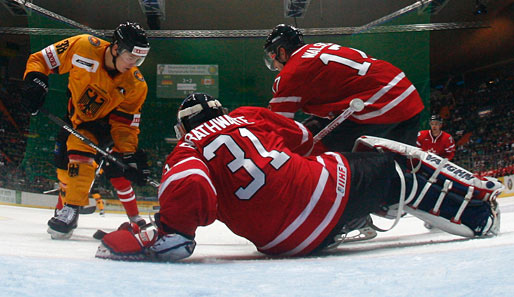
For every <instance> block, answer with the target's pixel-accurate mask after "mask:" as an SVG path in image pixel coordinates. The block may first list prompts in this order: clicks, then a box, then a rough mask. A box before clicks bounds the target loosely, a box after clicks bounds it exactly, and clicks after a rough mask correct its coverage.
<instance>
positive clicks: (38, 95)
mask: <svg viewBox="0 0 514 297" xmlns="http://www.w3.org/2000/svg"><path fill="white" fill-rule="evenodd" d="M21 92H22V105H23V107H24V108H25V110H27V111H28V112H30V113H31V114H32V115H36V114H37V113H38V110H39V109H40V108H41V106H43V103H45V96H46V93H48V76H46V75H44V74H43V73H41V72H37V71H32V72H29V73H27V76H26V77H25V81H24V83H23V87H22V89H21Z"/></svg>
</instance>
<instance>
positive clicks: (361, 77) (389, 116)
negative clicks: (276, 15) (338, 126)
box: [269, 43, 423, 124]
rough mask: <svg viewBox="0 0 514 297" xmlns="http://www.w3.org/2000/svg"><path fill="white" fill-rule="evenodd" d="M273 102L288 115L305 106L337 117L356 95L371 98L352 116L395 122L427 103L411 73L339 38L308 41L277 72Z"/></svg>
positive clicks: (305, 109)
mask: <svg viewBox="0 0 514 297" xmlns="http://www.w3.org/2000/svg"><path fill="white" fill-rule="evenodd" d="M272 91H273V98H272V99H271V101H270V102H269V108H270V109H271V110H272V111H274V112H277V113H280V114H282V115H284V116H286V117H289V118H293V117H294V113H295V112H296V111H298V110H300V109H301V110H302V111H303V112H305V113H307V114H313V115H316V116H319V117H326V118H332V117H335V116H337V115H338V114H340V113H341V112H342V111H343V110H344V109H346V108H348V106H349V103H350V101H351V100H352V99H354V98H360V99H362V100H363V101H364V102H365V108H364V110H362V111H361V112H358V113H355V114H353V116H351V117H350V118H349V120H351V121H354V122H357V123H366V124H391V123H398V122H402V121H405V120H408V119H410V118H411V117H413V116H415V115H416V114H418V113H419V112H421V110H422V109H423V102H422V100H421V98H420V96H419V94H418V91H417V90H416V88H415V87H414V85H412V83H411V82H410V81H409V80H408V79H407V77H406V76H405V73H403V72H402V71H401V70H400V69H398V68H396V67H395V66H393V65H392V64H390V63H388V62H385V61H381V60H377V59H374V58H372V57H369V56H368V55H366V53H364V52H362V51H360V50H357V49H353V48H348V47H342V46H340V45H337V44H333V43H315V44H307V45H305V46H303V47H301V48H300V49H298V50H297V51H296V52H294V53H293V54H292V56H291V58H290V59H289V61H287V63H286V65H285V66H284V68H283V69H282V71H280V73H279V74H278V75H277V77H276V78H275V82H274V84H273V88H272Z"/></svg>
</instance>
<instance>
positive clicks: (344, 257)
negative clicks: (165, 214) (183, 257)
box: [0, 198, 514, 297]
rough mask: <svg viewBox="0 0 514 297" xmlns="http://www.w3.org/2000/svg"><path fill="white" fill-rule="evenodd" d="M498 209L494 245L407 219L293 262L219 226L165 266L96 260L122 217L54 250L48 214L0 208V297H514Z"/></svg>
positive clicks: (89, 221)
mask: <svg viewBox="0 0 514 297" xmlns="http://www.w3.org/2000/svg"><path fill="white" fill-rule="evenodd" d="M500 208H501V210H502V227H501V229H502V233H501V235H500V236H497V237H495V238H487V239H465V238H460V237H457V236H453V235H449V234H446V233H443V232H441V231H429V230H427V229H425V228H424V227H423V222H422V221H420V220H418V219H416V218H414V217H411V216H406V217H404V218H403V219H402V220H401V221H400V223H399V224H398V225H397V226H396V227H395V228H394V229H393V230H391V231H389V232H386V233H381V234H379V235H378V237H377V238H375V239H373V240H370V241H367V242H360V243H346V244H344V245H342V246H340V248H339V249H338V250H337V251H336V252H333V253H331V254H327V255H323V256H317V257H309V258H295V259H270V258H267V257H265V256H263V255H262V254H259V253H258V252H257V251H256V249H255V247H254V246H253V245H252V244H251V243H249V242H248V241H247V240H245V239H244V238H240V237H237V236H235V235H233V234H232V233H231V232H230V231H229V230H228V229H227V228H226V227H225V226H224V225H223V224H221V223H219V222H216V223H215V224H213V225H211V226H209V227H204V228H200V229H199V230H198V232H197V243H198V245H197V247H196V250H195V253H194V255H193V256H192V257H191V258H189V259H188V260H187V261H184V262H182V263H173V264H170V263H168V264H164V263H133V262H115V261H107V260H100V259H96V258H95V257H94V255H95V251H96V248H97V246H98V244H99V241H97V240H95V239H93V238H92V237H91V236H92V234H93V233H94V232H95V231H96V230H97V229H104V230H108V231H110V230H114V229H115V228H116V227H117V226H118V225H119V224H121V223H122V222H123V221H124V220H125V218H126V217H125V216H124V215H121V214H110V213H108V214H106V215H105V217H101V216H99V215H98V214H97V213H95V214H90V215H81V217H80V219H79V227H78V228H77V229H76V231H75V233H74V235H73V237H72V238H71V239H70V240H66V241H56V240H51V239H50V236H49V235H48V234H47V233H46V228H47V227H46V222H47V220H48V219H49V218H50V217H51V216H52V214H53V211H52V210H47V209H34V208H26V207H15V206H6V205H0V297H4V296H16V297H19V296H67V297H69V296H116V297H122V296H151V297H154V296H514V293H513V292H514V280H513V276H514V274H513V272H514V232H513V231H514V198H503V199H500ZM391 223H392V221H387V220H381V221H378V222H377V225H380V226H381V227H386V226H387V225H390V224H391Z"/></svg>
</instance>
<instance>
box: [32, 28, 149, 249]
mask: <svg viewBox="0 0 514 297" xmlns="http://www.w3.org/2000/svg"><path fill="white" fill-rule="evenodd" d="M149 50H150V45H149V43H148V39H147V37H146V33H145V31H144V30H143V29H142V28H141V26H140V25H138V24H136V23H131V22H127V23H123V24H120V25H119V26H118V27H117V28H116V30H115V31H114V36H113V40H112V42H111V43H109V42H107V41H104V40H102V39H100V38H97V37H94V36H91V35H77V36H73V37H70V38H67V39H64V40H62V41H59V42H57V43H54V44H52V45H49V46H47V47H46V48H44V49H42V50H41V51H39V52H36V53H33V54H32V55H31V56H30V57H29V59H28V61H27V67H26V71H25V74H24V86H23V89H22V94H23V105H24V106H25V108H26V109H27V110H29V111H30V112H31V113H32V114H33V115H35V114H37V112H38V110H39V109H40V108H41V107H42V105H43V103H44V100H45V95H46V93H47V92H48V76H49V75H50V74H65V73H69V81H68V96H69V97H68V98H69V100H68V104H67V116H66V121H67V122H68V123H71V125H72V126H73V128H74V129H76V130H77V131H78V132H80V133H81V134H83V135H85V136H86V137H88V138H89V139H91V140H92V141H93V142H95V143H96V144H97V145H99V146H100V147H109V146H111V145H112V148H113V154H115V155H116V157H117V158H118V159H119V160H122V161H123V162H124V163H126V164H128V165H131V167H129V169H128V170H123V169H121V168H119V167H117V166H116V165H115V164H107V166H106V167H105V174H106V176H107V177H108V178H110V181H111V183H112V184H113V186H114V188H115V189H116V191H117V194H118V197H119V199H120V200H121V201H122V203H123V205H124V207H125V210H126V211H127V215H128V217H129V219H130V221H132V222H135V223H139V224H141V223H144V220H143V219H142V218H141V217H140V216H139V212H138V209H137V204H136V200H135V194H134V190H133V189H132V184H131V181H132V182H135V183H137V184H140V185H143V184H145V181H146V179H147V177H148V175H149V170H148V165H147V162H146V154H145V153H144V151H142V150H138V134H139V122H140V119H141V107H142V105H143V103H144V101H145V99H146V95H147V92H148V87H147V84H146V82H145V80H144V78H143V76H142V74H141V72H140V71H139V70H138V68H137V66H140V65H141V64H142V63H143V61H144V59H145V57H146V55H147V54H148V52H149ZM55 153H56V166H57V168H58V169H57V177H58V179H59V182H60V187H61V188H60V196H61V198H62V199H63V202H64V205H63V207H62V209H61V210H60V211H56V215H55V216H54V217H53V218H51V219H50V220H49V221H48V233H50V234H51V236H52V238H53V239H67V238H69V237H70V236H71V235H72V233H73V230H74V229H75V228H76V227H77V221H78V216H79V213H78V209H79V207H80V206H84V205H87V204H88V194H89V189H90V187H91V184H92V183H93V181H94V177H95V168H94V165H93V161H94V157H95V154H96V151H95V150H94V149H93V148H91V147H90V146H88V145H86V144H85V143H83V142H82V141H81V140H80V139H78V138H77V137H75V136H74V135H71V134H69V133H68V132H67V131H65V130H64V129H61V132H60V133H59V135H58V137H57V141H56V149H55Z"/></svg>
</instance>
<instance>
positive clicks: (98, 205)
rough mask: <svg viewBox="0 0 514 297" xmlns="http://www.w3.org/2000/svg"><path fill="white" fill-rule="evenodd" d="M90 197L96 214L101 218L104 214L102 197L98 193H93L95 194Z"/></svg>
mask: <svg viewBox="0 0 514 297" xmlns="http://www.w3.org/2000/svg"><path fill="white" fill-rule="evenodd" d="M91 197H92V198H93V199H95V202H96V209H98V210H99V213H98V214H99V215H101V216H103V215H104V214H105V209H104V201H103V200H102V195H100V193H99V192H95V193H93V195H91Z"/></svg>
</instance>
